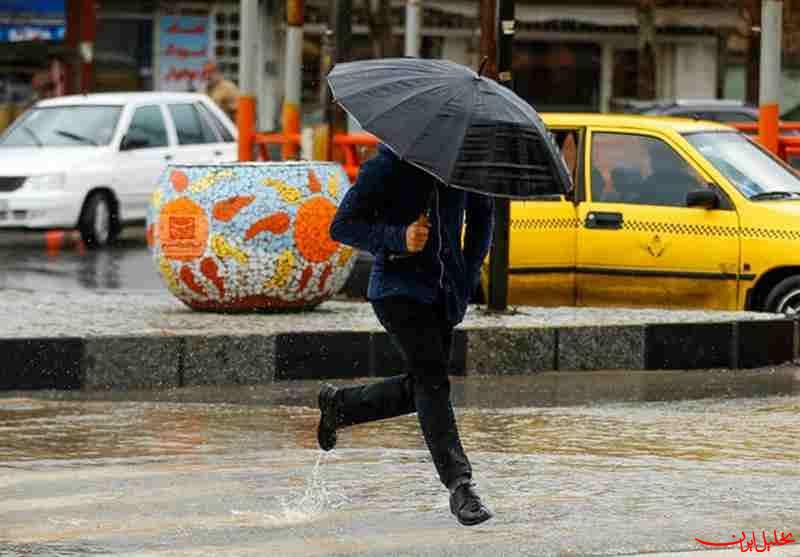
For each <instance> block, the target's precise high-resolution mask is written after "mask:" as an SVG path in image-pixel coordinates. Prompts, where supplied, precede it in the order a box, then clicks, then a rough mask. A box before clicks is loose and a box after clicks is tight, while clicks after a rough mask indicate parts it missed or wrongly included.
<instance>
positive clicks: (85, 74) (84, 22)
mask: <svg viewBox="0 0 800 557" xmlns="http://www.w3.org/2000/svg"><path fill="white" fill-rule="evenodd" d="M80 20H81V23H80V29H81V30H80V37H81V40H80V44H79V45H78V50H79V51H80V57H81V92H82V93H84V94H86V93H89V92H90V91H92V90H93V89H94V50H95V40H96V38H97V13H96V10H95V2H94V0H81V15H80Z"/></svg>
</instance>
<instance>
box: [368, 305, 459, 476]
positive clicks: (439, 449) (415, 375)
mask: <svg viewBox="0 0 800 557" xmlns="http://www.w3.org/2000/svg"><path fill="white" fill-rule="evenodd" d="M376 312H377V313H379V318H380V319H381V322H382V323H383V325H384V327H386V330H387V331H388V332H389V334H390V335H391V336H392V339H393V340H394V342H395V344H396V345H397V346H398V348H399V349H400V351H401V352H402V353H403V356H404V358H405V360H406V362H407V363H408V374H409V375H410V376H411V379H410V381H409V383H410V384H411V385H412V387H413V388H412V389H411V395H412V397H413V399H412V400H413V407H414V408H415V409H416V411H417V416H418V418H419V422H420V426H421V428H422V433H423V436H424V437H425V443H426V444H427V446H428V449H429V450H430V452H431V457H432V458H433V462H434V465H435V466H436V471H437V472H438V473H439V479H440V480H441V481H442V483H443V484H444V485H446V486H447V487H448V488H449V489H451V490H453V489H455V488H456V487H457V486H458V485H459V484H462V483H469V481H470V479H471V478H472V468H471V467H470V464H469V460H468V459H467V456H466V454H464V449H463V447H462V446H461V440H460V438H459V435H458V428H457V427H456V421H455V414H454V413H453V406H452V404H451V403H450V379H449V377H448V375H447V372H448V367H449V362H450V348H451V345H452V335H453V331H452V327H450V326H449V325H446V324H443V320H442V312H441V310H440V308H438V307H437V306H433V305H429V304H421V303H419V302H416V301H414V300H408V299H401V300H396V299H387V300H385V301H384V303H383V304H382V305H381V306H380V307H376Z"/></svg>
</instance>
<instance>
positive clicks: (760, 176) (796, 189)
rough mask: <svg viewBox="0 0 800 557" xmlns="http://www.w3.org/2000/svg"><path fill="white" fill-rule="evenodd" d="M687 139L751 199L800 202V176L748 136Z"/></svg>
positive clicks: (694, 135)
mask: <svg viewBox="0 0 800 557" xmlns="http://www.w3.org/2000/svg"><path fill="white" fill-rule="evenodd" d="M685 137H686V139H687V140H688V141H689V143H691V144H692V145H694V146H695V148H697V150H698V151H700V153H702V154H703V156H704V157H705V158H706V159H708V161H709V162H710V163H711V164H713V165H714V166H715V167H716V168H717V170H719V171H720V172H721V173H722V174H723V175H724V176H725V177H726V178H727V179H728V180H730V181H731V182H732V183H733V185H735V186H736V188H737V189H738V190H739V191H740V192H741V193H742V194H743V195H745V196H747V197H749V198H751V199H753V198H755V199H780V198H786V199H789V198H795V199H798V198H800V175H799V174H797V173H795V172H794V171H793V170H791V169H790V168H789V167H788V166H785V165H784V164H783V163H782V162H781V161H779V160H778V159H777V158H775V157H773V156H772V155H771V154H769V153H768V152H767V151H766V150H764V149H762V148H761V147H760V146H759V145H756V143H755V142H753V141H751V140H750V139H748V138H747V137H745V136H744V135H742V134H740V133H735V132H702V133H690V134H686V135H685Z"/></svg>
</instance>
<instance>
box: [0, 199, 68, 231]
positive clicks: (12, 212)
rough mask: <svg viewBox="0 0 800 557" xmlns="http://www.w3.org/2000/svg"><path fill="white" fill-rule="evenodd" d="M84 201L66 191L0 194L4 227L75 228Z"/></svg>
mask: <svg viewBox="0 0 800 557" xmlns="http://www.w3.org/2000/svg"><path fill="white" fill-rule="evenodd" d="M82 201H83V200H82V199H81V196H80V195H77V194H75V193H70V192H65V191H47V192H35V191H25V190H21V191H17V192H13V193H0V229H2V228H74V227H75V226H76V225H77V223H78V217H79V214H80V210H81V203H82Z"/></svg>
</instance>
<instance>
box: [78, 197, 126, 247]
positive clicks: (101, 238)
mask: <svg viewBox="0 0 800 557" xmlns="http://www.w3.org/2000/svg"><path fill="white" fill-rule="evenodd" d="M115 221H116V218H115V215H114V206H113V204H112V203H111V199H110V198H109V196H108V195H107V194H105V193H103V192H95V193H93V194H92V195H90V196H89V198H88V199H87V200H86V202H85V203H84V204H83V210H82V211H81V218H80V221H79V223H78V229H79V230H80V233H81V239H82V240H83V243H84V244H86V247H87V248H90V249H97V248H103V247H106V246H108V245H109V244H111V242H113V241H114V238H115V237H116V234H117V227H116V226H115Z"/></svg>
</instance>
